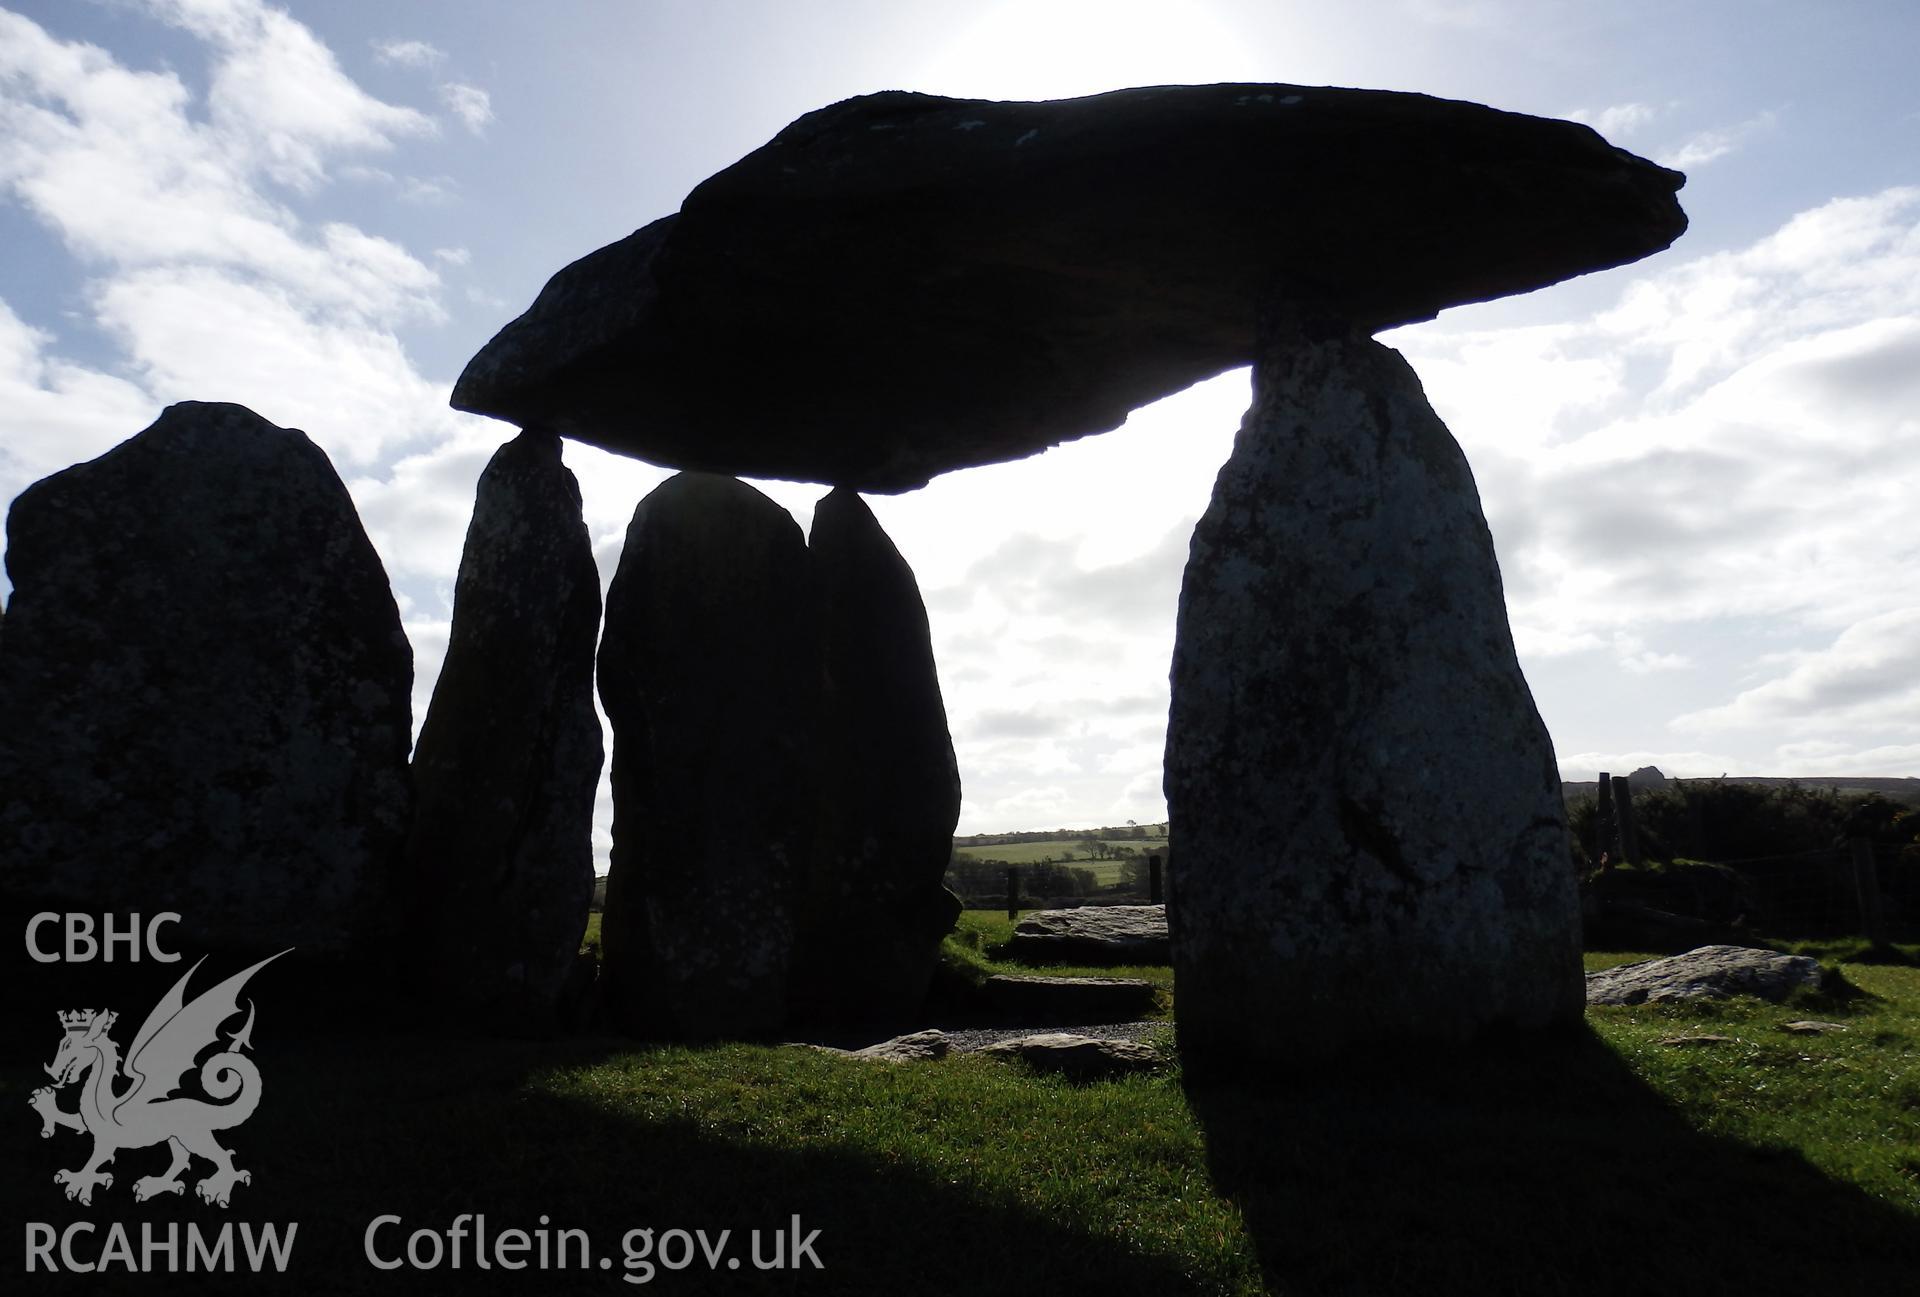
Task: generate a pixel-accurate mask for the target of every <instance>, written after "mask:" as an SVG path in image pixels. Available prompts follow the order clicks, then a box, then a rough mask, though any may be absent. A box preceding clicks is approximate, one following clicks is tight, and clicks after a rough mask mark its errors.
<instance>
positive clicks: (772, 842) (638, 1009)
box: [599, 473, 820, 1037]
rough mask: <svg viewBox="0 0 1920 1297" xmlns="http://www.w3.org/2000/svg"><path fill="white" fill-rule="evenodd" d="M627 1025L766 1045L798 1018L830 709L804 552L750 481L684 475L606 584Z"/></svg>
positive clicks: (618, 989)
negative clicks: (800, 934)
mask: <svg viewBox="0 0 1920 1297" xmlns="http://www.w3.org/2000/svg"><path fill="white" fill-rule="evenodd" d="M599 664H600V697H601V700H602V702H603V703H604V704H605V706H606V709H607V718H608V719H609V720H610V721H611V722H612V724H613V803H614V806H613V816H614V819H613V865H612V871H611V873H610V875H609V876H608V879H607V903H606V910H605V913H604V915H603V917H602V920H601V939H602V948H603V952H604V965H603V974H604V977H605V979H606V993H607V1004H608V1007H609V1009H610V1011H611V1013H612V1015H613V1020H614V1025H616V1026H618V1027H620V1028H622V1029H624V1030H627V1031H631V1032H635V1033H637V1034H642V1035H678V1036H690V1037H720V1036H755V1035H765V1034H768V1033H771V1032H774V1031H777V1030H778V1029H779V1028H780V1026H781V1025H782V1023H783V1022H784V1021H785V1018H786V1012H787V1000H788V994H789V973H790V969H791V962H792V957H793V949H794V937H795V926H796V924H795V907H796V904H797V902H798V898H799V893H800V889H801V887H802V885H803V883H804V880H805V878H806V877H807V875H808V872H809V862H808V853H809V851H810V848H811V845H812V841H813V833H814V827H813V826H814V805H815V795H814V787H815V778H816V771H817V768H818V760H819V759H818V754H817V752H816V751H815V747H814V734H815V727H816V724H817V719H816V718H817V709H818V706H819V698H820V667H819V656H818V648H817V642H816V639H815V635H814V632H813V629H812V625H811V600H810V598H809V596H808V572H807V549H806V542H805V540H804V539H803V538H802V536H801V534H800V528H799V527H798V526H797V525H796V524H795V523H794V521H793V519H792V518H791V517H790V516H788V514H787V512H786V510H784V509H782V508H781V507H780V506H779V505H777V504H775V503H774V502H773V501H772V500H769V499H768V498H767V497H766V496H764V495H762V494H761V493H760V492H758V491H756V490H754V489H753V488H752V487H750V486H747V485H746V484H745V483H742V482H738V481H735V480H733V479H731V478H726V477H716V476H713V475H710V474H704V473H682V474H680V475H679V476H677V477H674V478H671V479H669V480H668V481H667V482H666V483H664V484H663V485H661V486H660V487H659V488H658V489H656V490H655V491H654V492H653V493H652V494H650V495H648V496H647V498H646V499H644V500H642V501H641V502H640V506H639V508H637V509H636V510H635V511H634V515H633V522H632V523H631V525H630V526H629V527H628V528H627V538H626V548H625V550H624V552H623V553H622V554H621V557H620V567H619V570H618V571H617V572H616V573H615V575H614V578H613V582H612V585H611V586H610V587H609V588H608V591H607V618H606V631H605V634H604V635H603V637H602V640H601V645H600V659H599Z"/></svg>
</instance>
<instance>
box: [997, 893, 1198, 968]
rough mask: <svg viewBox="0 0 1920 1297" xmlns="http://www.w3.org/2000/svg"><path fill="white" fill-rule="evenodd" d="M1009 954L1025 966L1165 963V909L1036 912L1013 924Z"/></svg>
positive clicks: (1086, 907)
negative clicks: (1028, 964) (1023, 962)
mask: <svg viewBox="0 0 1920 1297" xmlns="http://www.w3.org/2000/svg"><path fill="white" fill-rule="evenodd" d="M1010 946H1011V949H1010V952H1009V953H1011V954H1012V956H1013V957H1014V958H1015V959H1018V960H1023V961H1025V962H1026V963H1030V964H1096V965H1110V964H1165V963H1170V962H1171V961H1172V956H1171V954H1170V953H1169V952H1168V945H1167V907H1166V906H1164V905H1082V906H1078V907H1076V908H1074V909H1068V910H1035V911H1034V912H1033V913H1032V914H1029V915H1027V916H1026V917H1025V918H1023V919H1021V920H1020V922H1018V923H1017V924H1015V925H1014V928H1013V940H1012V942H1011V943H1010Z"/></svg>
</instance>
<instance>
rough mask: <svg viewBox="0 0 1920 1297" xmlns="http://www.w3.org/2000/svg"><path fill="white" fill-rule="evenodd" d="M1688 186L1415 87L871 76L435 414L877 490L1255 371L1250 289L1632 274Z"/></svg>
mask: <svg viewBox="0 0 1920 1297" xmlns="http://www.w3.org/2000/svg"><path fill="white" fill-rule="evenodd" d="M1682 182H1683V177H1681V175H1680V174H1679V173H1677V172H1674V171H1669V170H1666V169H1665V168H1662V167H1659V166H1656V165H1654V164H1653V163H1651V162H1647V161H1645V160H1644V159H1641V158H1637V157H1634V156H1633V155H1632V154H1630V153H1626V152H1624V151H1623V150H1620V149H1617V148H1614V147H1612V146H1611V145H1609V144H1608V143H1607V142H1606V141H1605V140H1603V139H1602V138H1601V137H1600V136H1599V135H1597V134H1595V133H1594V132H1593V131H1592V130H1591V129H1589V128H1588V127H1585V126H1582V125H1579V124H1577V123H1574V122H1566V121H1553V120H1548V119H1544V118H1537V117H1527V116H1522V115H1520V114H1517V113H1508V112H1500V111H1497V110H1495V109H1492V108H1487V107H1484V106H1482V105H1479V104H1471V103H1462V102H1458V101H1452V100H1444V99H1435V98H1430V97H1428V96H1425V95H1417V94H1400V93H1393V92H1387V91H1376V90H1345V89H1333V88H1328V87H1317V86H1294V85H1278V84H1238V85H1211V86H1157V87H1147V88H1142V89H1133V90H1119V91H1114V92H1112V93H1109V94H1101V95H1092V96H1089V97H1086V98H1082V99H1068V100H1059V101H1050V102H1041V103H1020V102H1013V103H1007V102H991V101H985V100H969V99H948V98H943V97H940V96H937V95H924V94H910V93H905V92H898V91H893V92H887V93H884V94H874V95H865V96H861V97H860V98H857V99H849V100H847V101H845V102H844V103H839V104H835V105H833V106H831V107H828V108H823V109H821V110H819V111H817V112H813V113H809V114H807V115H806V116H804V117H802V118H800V119H799V120H798V121H796V122H794V123H793V124H792V125H790V126H788V127H787V128H786V129H785V130H783V131H781V132H780V134H779V135H777V136H776V137H775V138H774V139H773V140H772V141H771V142H770V143H768V144H767V145H765V146H764V147H762V148H760V149H758V150H756V151H754V152H753V153H751V154H748V155H747V156H746V157H745V158H743V159H741V160H740V161H739V162H737V163H736V164H734V165H733V166H731V167H728V168H727V169H726V170H724V171H721V172H720V173H719V174H717V175H715V176H713V177H712V178H711V179H709V180H707V181H706V182H705V183H703V184H701V185H700V186H699V187H698V188H696V189H695V190H694V191H693V193H692V194H691V195H690V196H689V197H688V198H687V200H686V203H685V204H684V206H683V208H682V210H681V211H680V212H679V213H678V214H677V215H674V216H669V217H666V218H664V219H662V220H659V221H656V222H654V223H653V224H651V225H649V226H647V227H645V228H644V229H641V230H639V231H638V232H636V233H635V234H633V235H632V236H630V237H629V238H627V239H624V240H621V241H620V242H618V243H615V244H613V245H611V246H609V247H606V248H602V249H600V250H599V251H597V252H594V253H592V254H590V255H589V256H587V257H585V258H583V259H581V260H580V261H578V262H575V263H574V264H573V265H571V266H568V267H566V268H565V269H563V270H562V271H560V272H559V273H558V274H557V275H555V276H554V277H553V279H552V280H551V281H550V282H549V283H548V284H547V286H546V288H545V289H544V290H543V291H542V292H541V294H540V295H539V298H538V299H537V300H536V301H535V302H534V303H533V305H532V307H531V308H530V309H529V310H528V311H527V312H526V313H525V314H524V315H522V316H521V317H520V318H519V319H517V320H515V321H513V322H512V323H511V324H509V325H508V326H507V327H506V328H505V329H503V330H502V331H501V332H500V334H499V335H498V336H497V337H495V338H494V339H493V340H492V341H491V342H490V343H488V345H487V346H486V347H485V348H484V349H483V350H482V351H481V352H480V353H479V354H478V355H476V356H475V357H474V358H473V360H472V361H471V362H470V363H469V365H468V366H467V369H466V372H465V373H463V374H462V375H461V378H460V382H459V384H458V385H457V386H456V388H455V390H454V395H453V403H454V405H455V406H456V407H458V408H460V409H463V410H472V411H476V412H478V413H482V414H490V415H494V416H496V417H499V418H503V419H509V420H512V421H514V422H516V423H520V424H523V425H530V424H540V425H544V426H548V427H551V428H554V429H555V430H557V431H559V432H561V433H563V434H565V435H567V436H570V437H577V438H579V439H581V440H584V441H589V442H593V443H595V444H597V445H600V446H604V447H606V448H607V449H610V450H615V451H620V452H623V453H626V454H632V455H637V456H639V457H641V458H643V459H648V460H652V461H654V462H656V463H662V464H668V465H673V466H676V467H685V468H698V469H705V470H709V471H714V472H724V473H740V474H744V475H748V476H762V477H792V478H800V479H805V480H812V481H823V482H834V483H840V484H845V485H848V486H853V487H857V488H859V489H862V490H874V491H899V490H904V489H909V488H912V487H915V486H918V485H921V484H923V483H925V482H926V481H927V480H928V479H929V478H930V477H931V476H933V475H934V474H937V473H942V472H946V471H948V470H950V469H955V468H961V467H966V466H968V465H974V464H986V463H993V462H996V461H1001V460H1009V459H1017V458H1020V457H1022V456H1025V455H1030V454H1033V453H1035V452H1036V451H1040V450H1043V449H1045V448H1046V447H1048V446H1050V445H1054V444H1057V443H1059V442H1062V441H1066V440H1069V439H1072V438H1075V437H1081V436H1085V435H1087V434H1089V433H1095V432H1102V431H1106V430H1109V429H1112V428H1115V427H1117V426H1119V424H1120V423H1121V422H1122V421H1123V420H1124V419H1125V418H1126V416H1127V413H1128V412H1129V411H1130V410H1132V409H1134V408H1136V407H1138V406H1141V405H1144V404H1146V403H1147V402H1149V401H1153V400H1155V399H1157V398H1159V397H1162V396H1165V395H1167V394H1169V393H1171V392H1175V391H1178V390H1180V389H1181V388H1184V387H1187V386H1189V385H1190V384H1192V383H1195V382H1197V381H1199V380H1201V379H1204V378H1207V377H1209V376H1211V375H1214V374H1218V373H1220V372H1222V371H1224V370H1227V369H1230V368H1233V367H1235V366H1238V365H1244V364H1247V363H1248V362H1250V361H1251V360H1252V359H1253V355H1254V351H1255V331H1256V316H1257V314H1258V311H1259V309H1260V307H1261V305H1262V304H1263V303H1265V302H1268V301H1271V300H1277V299H1288V298H1290V299H1298V300H1314V301H1319V302H1322V303H1325V304H1327V305H1328V306H1329V307H1330V308H1331V309H1332V310H1333V311H1334V313H1336V314H1338V315H1339V316H1341V317H1342V318H1344V319H1347V320H1350V321H1353V322H1355V324H1356V325H1357V326H1358V327H1359V328H1361V329H1362V330H1364V331H1371V330H1375V329H1380V328H1385V327H1388V326H1391V325H1395V324H1402V323H1406V322H1409V321H1413V320H1421V319H1426V318H1429V317H1431V316H1432V315H1434V314H1435V313H1436V312H1437V311H1439V310H1441V309H1442V308H1444V307H1447V306H1451V305H1454V304H1457V303H1463V302H1474V301H1483V300H1486V299H1489V298H1495V297H1500V296H1503V295H1506V294H1510V293H1520V292H1527V291H1530V290H1532V289H1535V288H1540V287H1543V286H1545V285H1547V284H1552V283H1555V282H1557V281H1560V280H1563V279H1566V278H1568V277H1570V276H1573V275H1578V274H1583V273H1586V272H1589V271H1594V270H1599V269H1603V268H1606V267H1610V266H1618V265H1622V264H1625V263H1627V262H1631V261H1635V260H1638V259H1639V258H1641V257H1644V256H1647V255H1648V254H1650V253H1652V252H1656V251H1658V250H1660V249H1662V248H1665V247H1666V246H1668V245H1669V244H1670V243H1672V241H1673V240H1674V239H1675V238H1677V237H1678V236H1679V235H1680V233H1681V232H1682V231H1683V230H1684V229H1685V228H1686V218H1685V216H1684V215H1683V214H1682V213H1681V211H1680V207H1679V204H1678V203H1677V202H1676V201H1675V198H1674V194H1675V192H1676V191H1677V190H1678V189H1679V187H1680V185H1681V184H1682ZM742 373H751V374H753V375H754V376H755V378H754V381H753V382H750V383H747V382H741V381H739V378H738V376H739V375H740V374H742Z"/></svg>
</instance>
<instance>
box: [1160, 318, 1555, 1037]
mask: <svg viewBox="0 0 1920 1297" xmlns="http://www.w3.org/2000/svg"><path fill="white" fill-rule="evenodd" d="M1265 335H1266V336H1264V337H1263V339H1262V344H1261V346H1260V349H1259V353H1258V359H1257V361H1256V364H1255V368H1254V402H1253V407H1252V409H1251V410H1250V411H1249V412H1248V414H1247V417H1246V420H1245V422H1244V423H1243V424H1242V426H1241V429H1240V433H1239V436H1238V438H1237V439H1236V441H1235V444H1234V450H1233V454H1232V457H1231V458H1230V459H1229V460H1228V462H1227V464H1226V465H1225V467H1224V468H1222V470H1221V472H1220V476H1219V479H1218V481H1217V483H1216V484H1215V487H1214V493H1213V499H1212V502H1211V503H1210V504H1209V506H1208V508H1207V511H1206V514H1205V516H1204V517H1203V518H1202V519H1201V521H1200V524H1199V526H1198V528H1197V529H1196V530H1195V532H1194V537H1193V544H1192V549H1191V551H1190V555H1189V558H1188V562H1187V569H1186V576H1185V581H1184V584H1183V587H1182V589H1181V594H1180V611H1179V624H1178V631H1177V638H1176V643H1175V647H1174V658H1173V672H1172V677H1173V680H1172V684H1173V691H1172V692H1173V705H1172V713H1171V717H1170V721H1169V726H1168V735H1167V759H1166V792H1167V804H1168V810H1169V814H1170V817H1171V819H1172V833H1173V835H1174V837H1175V838H1177V839H1178V841H1179V843H1180V857H1179V861H1178V867H1177V868H1176V869H1175V870H1173V871H1172V877H1171V879H1170V880H1169V895H1168V917H1169V923H1170V927H1171V935H1172V940H1173V958H1174V969H1175V979H1176V980H1175V987H1176V993H1177V996H1178V999H1179V1006H1180V1013H1179V1019H1178V1031H1179V1035H1180V1042H1181V1048H1182V1051H1183V1055H1184V1056H1185V1057H1186V1058H1187V1059H1188V1061H1189V1064H1190V1065H1192V1066H1196V1067H1199V1068H1201V1069H1202V1070H1205V1069H1208V1068H1213V1067H1224V1066H1229V1065H1231V1064H1232V1063H1233V1062H1234V1061H1235V1060H1261V1061H1264V1062H1279V1063H1285V1062H1287V1061H1290V1060H1294V1059H1299V1058H1304V1057H1310V1056H1315V1055H1324V1054H1327V1053H1331V1052H1334V1051H1337V1050H1339V1049H1342V1048H1344V1047H1348V1046H1356V1045H1366V1044H1369V1043H1391V1042H1396V1041H1399V1040H1403V1039H1407V1038H1415V1037H1427V1038H1439V1039H1444V1040H1459V1039H1464V1038H1467V1037H1470V1036H1472V1035H1474V1034H1476V1033H1477V1032H1479V1031H1481V1030H1482V1029H1485V1028H1490V1027H1495V1026H1505V1025H1512V1026H1518V1027H1544V1026H1547V1025H1549V1024H1553V1023H1560V1022H1569V1021H1573V1020H1575V1019H1577V1018H1578V1016H1579V1015H1580V1013H1581V1007H1582V999H1583V987H1582V976H1581V965H1580V957H1579V950H1580V916H1579V909H1578V903H1577V900H1576V896H1575V887H1574V880H1573V877H1572V874H1571V872H1570V871H1569V870H1568V868H1567V864H1566V862H1567V829H1566V821H1565V810H1564V807H1563V805H1562V802H1561V798H1560V787H1559V775H1558V772H1557V770H1556V769H1555V765H1554V759H1553V749H1552V745H1551V743H1550V742H1549V740H1548V736H1547V733H1546V729H1545V727H1544V726H1543V725H1542V723H1541V721H1540V717H1539V714H1538V712H1537V711H1536V710H1535V708H1534V705H1533V699H1532V696H1531V694H1530V693H1529V692H1528V689H1527V685H1526V681H1525V680H1524V679H1523V678H1522V676H1521V674H1520V668H1519V665H1518V662H1517V660H1516V658H1515V655H1514V650H1513V641H1512V636H1511V633H1510V632H1509V630H1508V627H1507V620H1506V607H1505V603H1504V601H1503V597H1502V593H1501V587H1500V576H1499V570H1498V568H1497V566H1496V564H1495V560H1494V553H1493V545H1492V541H1491V538H1490V537H1489V535H1488V532H1487V527H1486V523H1485V521H1484V519H1483V517H1482V514H1481V511H1480V504H1479V498H1478V495H1477V492H1476V491H1475V489H1474V485H1473V478H1472V475H1471V473H1470V472H1469V470H1468V467H1467V463H1466V459H1465V457H1464V456H1463V455H1462V454H1461V452H1460V449H1459V447H1458V446H1457V445H1456V444H1455V443H1454V441H1453V438H1452V437H1451V436H1450V435H1449V434H1448V432H1447V429H1446V427H1445V426H1444V425H1443V424H1442V423H1441V422H1440V420H1439V418H1438V417H1437V416H1436V415H1435V414H1434V413H1433V411H1432V409H1431V408H1429V407H1428V405H1427V403H1426V400H1425V397H1424V394H1423V393H1422V391H1421V388H1420V384H1419V381H1418V380H1417V379H1416V378H1415V376H1414V374H1413V371H1412V370H1411V369H1410V368H1409V367H1408V366H1407V364H1406V362H1405V361H1404V360H1403V359H1401V357H1400V356H1399V355H1398V354H1397V353H1395V352H1393V351H1391V350H1389V349H1387V348H1386V347H1383V346H1381V345H1379V344H1378V343H1375V342H1373V341H1372V340H1371V339H1369V338H1367V337H1365V336H1363V335H1361V334H1360V333H1358V332H1356V331H1352V330H1349V329H1348V328H1346V327H1344V326H1341V325H1313V324H1302V323H1297V322H1294V321H1290V320H1282V321H1279V322H1277V323H1275V324H1273V325H1271V326H1270V327H1269V328H1267V330H1266V331H1265Z"/></svg>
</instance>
